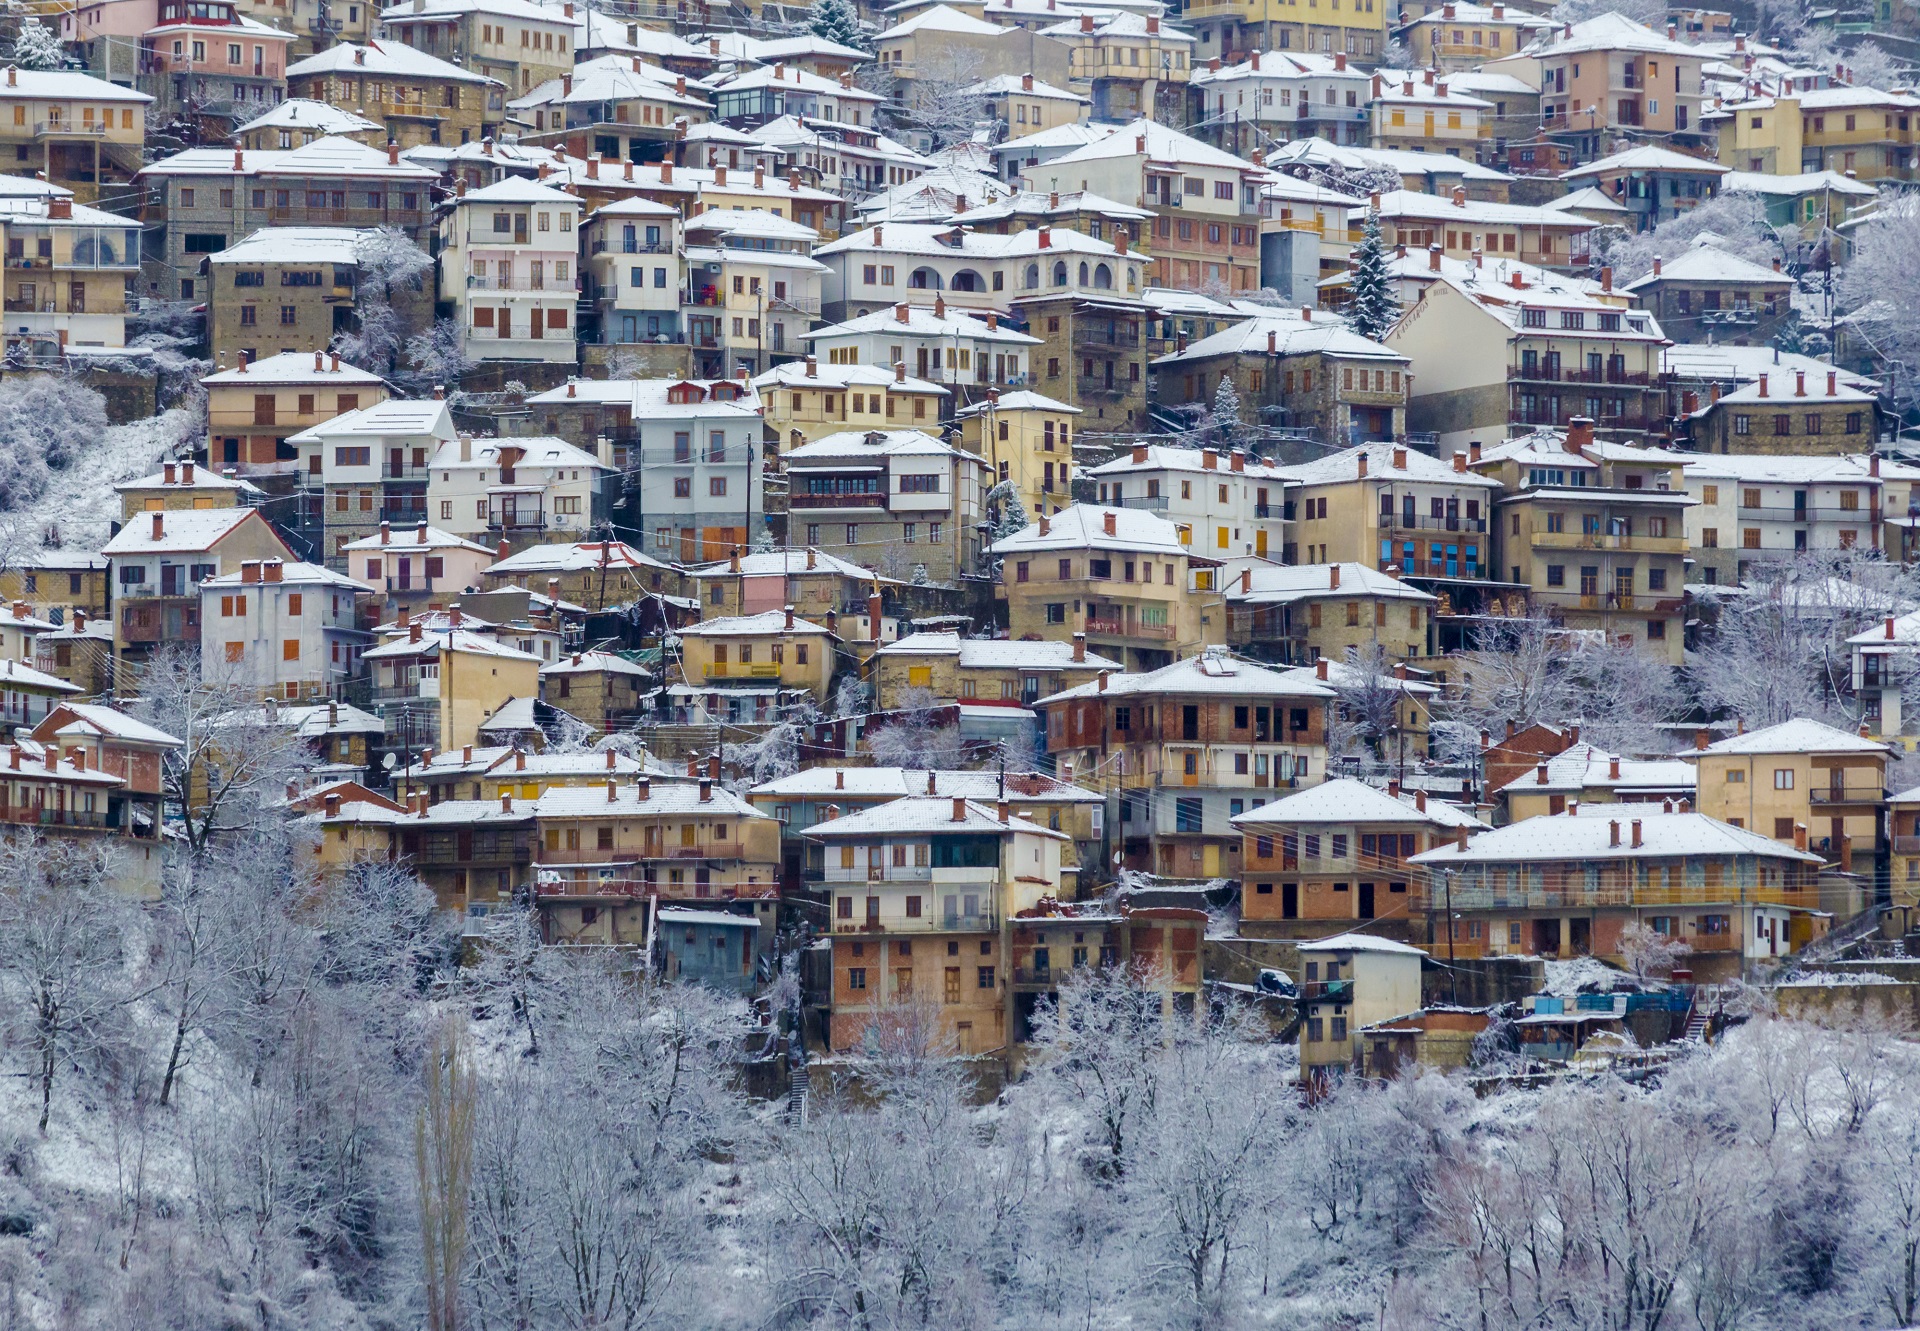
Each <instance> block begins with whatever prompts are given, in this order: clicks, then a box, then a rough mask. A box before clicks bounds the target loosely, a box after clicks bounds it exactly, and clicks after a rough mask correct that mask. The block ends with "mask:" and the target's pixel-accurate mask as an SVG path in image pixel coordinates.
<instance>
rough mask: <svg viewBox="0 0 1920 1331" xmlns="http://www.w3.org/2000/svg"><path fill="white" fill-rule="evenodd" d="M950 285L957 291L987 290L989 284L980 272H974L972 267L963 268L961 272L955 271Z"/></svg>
mask: <svg viewBox="0 0 1920 1331" xmlns="http://www.w3.org/2000/svg"><path fill="white" fill-rule="evenodd" d="M950 285H951V287H952V289H953V290H955V291H985V290H986V289H987V284H986V282H985V281H984V280H983V279H982V278H981V276H980V274H978V273H976V272H974V271H973V270H972V269H971V268H962V269H961V270H960V271H959V272H957V273H955V274H954V275H953V282H952V283H951V284H950Z"/></svg>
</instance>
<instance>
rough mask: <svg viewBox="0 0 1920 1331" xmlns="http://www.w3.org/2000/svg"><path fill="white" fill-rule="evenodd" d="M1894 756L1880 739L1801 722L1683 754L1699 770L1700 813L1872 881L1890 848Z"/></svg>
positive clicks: (1799, 720) (1735, 737)
mask: <svg viewBox="0 0 1920 1331" xmlns="http://www.w3.org/2000/svg"><path fill="white" fill-rule="evenodd" d="M1704 733H1705V732H1702V734H1704ZM1887 754H1888V748H1887V746H1886V745H1885V744H1882V743H1880V742H1879V741H1878V740H1873V739H1868V738H1866V737H1865V736H1862V735H1856V734H1850V733H1849V732H1847V731H1844V730H1835V729H1834V728H1833V727H1832V726H1828V725H1823V724H1821V723H1820V722H1818V721H1811V720H1807V719H1805V718H1800V719H1796V720H1793V721H1786V722H1782V723H1781V724H1779V725H1777V726H1768V727H1766V728H1765V729H1763V730H1754V731H1748V732H1744V733H1742V734H1738V735H1733V736H1730V737H1729V738H1727V739H1723V740H1720V741H1718V742H1716V743H1712V744H1708V745H1707V746H1706V747H1704V748H1697V749H1695V750H1694V751H1693V752H1692V753H1689V754H1686V755H1683V756H1685V757H1689V758H1692V759H1693V761H1694V764H1695V766H1696V767H1697V768H1698V770H1699V778H1698V780H1699V806H1698V807H1699V809H1700V812H1702V813H1704V814H1709V815H1711V816H1712V817H1715V818H1719V819H1721V820H1723V821H1725V822H1729V823H1732V824H1733V825H1734V826H1735V827H1744V828H1746V829H1748V830H1749V831H1752V832H1757V833H1759V834H1760V835H1761V836H1764V837H1772V838H1773V839H1774V840H1775V841H1777V842H1781V843H1783V844H1784V845H1787V846H1792V847H1795V848H1797V849H1800V850H1803V851H1812V852H1813V853H1815V854H1817V855H1818V856H1820V858H1821V859H1822V860H1823V861H1825V862H1826V863H1828V864H1831V865H1834V866H1836V867H1838V868H1839V869H1841V870H1843V871H1847V872H1852V873H1858V874H1864V875H1865V876H1866V878H1867V880H1868V881H1869V882H1871V881H1872V880H1873V876H1874V865H1875V862H1876V859H1877V857H1878V856H1879V855H1880V853H1881V852H1882V851H1884V850H1886V849H1887V846H1886V845H1885V844H1884V843H1883V842H1882V839H1881V838H1882V836H1883V835H1884V829H1883V827H1882V818H1881V812H1882V807H1883V806H1884V804H1885V803H1886V797H1887V789H1886V785H1887Z"/></svg>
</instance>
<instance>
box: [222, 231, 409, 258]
mask: <svg viewBox="0 0 1920 1331" xmlns="http://www.w3.org/2000/svg"><path fill="white" fill-rule="evenodd" d="M367 234H368V233H367V232H364V231H357V230H355V229H354V228H352V227H344V226H274V227H262V228H261V229H260V230H258V231H256V232H254V233H253V234H252V235H250V236H247V237H246V238H244V239H242V240H237V241H235V242H234V243H233V244H231V245H229V246H228V247H227V248H226V249H224V250H221V251H220V252H219V253H218V254H216V255H213V256H212V258H211V259H210V260H209V262H211V263H331V264H348V265H357V264H358V263H359V262H360V243H361V238H362V237H363V236H365V235H367ZM420 255H421V258H423V259H424V258H425V257H426V251H425V250H422V251H421V252H420Z"/></svg>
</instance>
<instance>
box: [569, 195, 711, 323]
mask: <svg viewBox="0 0 1920 1331" xmlns="http://www.w3.org/2000/svg"><path fill="white" fill-rule="evenodd" d="M583 226H584V232H585V234H584V235H583V236H582V237H581V239H582V242H583V243H584V246H585V251H584V252H585V254H586V258H585V260H584V261H583V263H582V265H581V266H582V268H583V270H584V271H583V272H582V273H581V278H582V281H583V286H582V293H583V295H584V298H585V300H586V301H587V302H588V303H589V307H590V308H591V310H592V312H593V324H592V327H591V328H583V329H581V336H582V337H583V338H586V339H588V340H598V341H601V342H678V341H679V340H680V337H681V331H680V330H681V323H680V293H681V291H682V289H683V288H684V287H685V286H686V260H685V259H684V258H683V257H682V256H681V253H680V210H679V209H677V208H675V207H673V206H672V205H671V204H665V203H660V202H657V201H655V200H653V199H621V200H620V201H618V202H617V203H609V204H607V205H606V206H604V207H602V208H597V209H595V210H594V212H593V214H592V215H591V216H589V217H588V218H587V220H586V222H585V223H584V224H583Z"/></svg>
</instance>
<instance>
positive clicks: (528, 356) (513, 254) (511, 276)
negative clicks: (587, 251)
mask: <svg viewBox="0 0 1920 1331" xmlns="http://www.w3.org/2000/svg"><path fill="white" fill-rule="evenodd" d="M580 209H581V204H580V200H579V199H578V198H576V197H575V196H573V195H571V194H566V193H563V192H562V191H560V190H557V189H554V188H552V187H551V186H549V185H543V184H541V183H539V182H538V181H535V180H523V179H520V178H518V177H509V178H507V179H505V180H502V181H499V182H497V183H495V184H492V185H487V186H484V187H483V188H481V189H477V190H469V191H466V192H465V193H462V194H458V195H456V196H455V197H454V199H453V206H452V207H451V208H449V209H448V210H447V211H446V212H445V213H444V214H443V215H442V217H441V219H440V293H441V296H442V298H443V299H446V300H448V301H450V302H451V304H452V305H453V315H454V320H455V322H456V324H457V325H458V327H459V329H460V339H461V349H462V350H463V351H465V352H466V354H467V355H468V356H470V357H472V358H473V359H475V360H522V361H560V362H571V361H572V360H573V359H574V356H575V347H574V307H575V303H576V301H577V298H578V292H577V282H578V278H579V274H578V273H577V272H576V269H577V267H578V265H579V249H580V245H579V237H578V236H577V235H576V234H575V232H576V229H577V228H578V226H579V223H580Z"/></svg>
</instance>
